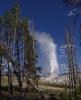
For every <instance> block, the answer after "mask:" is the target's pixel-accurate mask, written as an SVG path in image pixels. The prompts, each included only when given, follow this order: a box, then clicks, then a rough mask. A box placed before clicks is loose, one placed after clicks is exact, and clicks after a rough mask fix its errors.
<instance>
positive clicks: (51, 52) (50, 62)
mask: <svg viewBox="0 0 81 100" xmlns="http://www.w3.org/2000/svg"><path fill="white" fill-rule="evenodd" d="M36 36H37V40H38V43H39V44H40V46H41V49H42V51H43V52H44V55H43V56H45V57H46V60H47V61H45V63H47V69H49V73H50V75H49V77H48V78H51V79H52V78H54V77H57V76H58V69H59V68H58V62H57V52H56V48H57V46H56V44H55V43H54V41H53V39H52V37H51V36H50V35H49V34H47V33H44V32H42V33H36ZM45 70H46V69H45Z"/></svg>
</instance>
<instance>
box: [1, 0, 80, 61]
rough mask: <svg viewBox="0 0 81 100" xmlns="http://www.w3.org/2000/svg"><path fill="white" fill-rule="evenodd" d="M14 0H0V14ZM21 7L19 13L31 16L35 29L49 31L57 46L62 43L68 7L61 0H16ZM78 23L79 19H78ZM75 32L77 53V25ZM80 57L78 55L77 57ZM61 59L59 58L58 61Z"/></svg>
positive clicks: (78, 40) (9, 6)
mask: <svg viewBox="0 0 81 100" xmlns="http://www.w3.org/2000/svg"><path fill="white" fill-rule="evenodd" d="M15 1H16V0H0V15H3V13H4V12H5V11H7V9H9V8H11V6H12V5H13V4H14V2H15ZM18 1H19V3H20V7H21V15H22V16H28V17H29V18H31V17H33V19H34V24H35V30H36V31H38V32H46V33H50V34H51V36H52V37H53V39H54V41H55V43H56V44H57V47H58V55H59V54H60V53H59V47H60V46H61V45H63V44H64V42H65V40H64V31H65V24H66V23H67V22H68V19H69V17H68V16H67V13H68V11H69V9H67V7H65V5H64V3H63V2H62V0H18ZM78 23H79V20H78ZM76 32H77V34H75V36H76V38H77V41H76V42H77V43H76V44H77V47H78V48H79V49H78V54H79V55H81V54H80V46H79V42H80V38H79V26H77V30H76ZM79 58H80V57H79ZM60 62H61V59H60V60H59V63H60Z"/></svg>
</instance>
